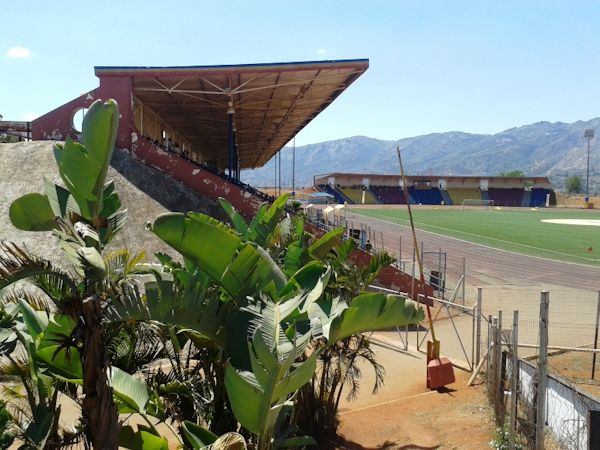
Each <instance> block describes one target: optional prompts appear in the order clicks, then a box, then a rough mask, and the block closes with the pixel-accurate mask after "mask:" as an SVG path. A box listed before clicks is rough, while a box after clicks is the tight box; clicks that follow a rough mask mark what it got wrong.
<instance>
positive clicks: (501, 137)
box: [242, 118, 600, 192]
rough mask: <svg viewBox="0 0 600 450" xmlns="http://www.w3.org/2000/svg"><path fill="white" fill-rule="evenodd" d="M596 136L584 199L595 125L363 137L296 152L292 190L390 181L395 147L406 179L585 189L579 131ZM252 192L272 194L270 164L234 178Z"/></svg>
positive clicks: (595, 160)
mask: <svg viewBox="0 0 600 450" xmlns="http://www.w3.org/2000/svg"><path fill="white" fill-rule="evenodd" d="M589 128H594V129H596V130H597V133H598V136H597V138H594V139H592V141H591V150H590V191H591V192H597V191H600V152H599V151H600V118H595V119H591V120H588V121H577V122H574V123H562V122H537V123H534V124H531V125H524V126H521V127H516V128H510V129H508V130H505V131H502V132H499V133H496V134H471V133H462V132H459V131H450V132H446V133H433V134H428V135H423V136H416V137H410V138H405V139H400V140H397V141H386V140H380V139H374V138H370V137H366V136H353V137H349V138H345V139H338V140H334V141H328V142H322V143H319V144H311V145H305V146H301V147H296V150H295V153H296V165H295V180H296V182H295V185H296V186H297V187H300V186H312V184H313V177H314V176H315V175H320V174H325V173H331V172H351V173H377V174H398V173H399V166H398V159H397V156H396V147H397V146H399V147H400V149H401V150H402V157H403V162H404V168H405V171H406V173H407V174H409V175H419V174H432V175H455V176H458V175H483V176H494V175H498V174H499V173H501V172H507V171H512V170H521V171H523V173H524V174H525V175H526V176H548V177H550V179H551V181H552V183H553V184H554V186H555V188H558V189H561V188H563V187H564V182H565V180H566V178H567V177H568V176H570V175H580V176H582V177H583V181H584V185H585V177H586V166H587V140H586V139H585V138H584V136H583V135H584V131H585V130H586V129H589ZM281 165H282V172H281V184H282V186H291V184H292V181H291V180H292V149H291V148H290V147H285V148H284V149H283V150H282V151H281ZM242 180H243V181H245V182H246V183H249V184H252V185H253V186H273V185H274V183H275V166H274V161H273V159H272V160H271V161H269V162H268V163H267V164H266V165H265V166H263V167H261V168H259V169H255V170H246V171H243V172H242Z"/></svg>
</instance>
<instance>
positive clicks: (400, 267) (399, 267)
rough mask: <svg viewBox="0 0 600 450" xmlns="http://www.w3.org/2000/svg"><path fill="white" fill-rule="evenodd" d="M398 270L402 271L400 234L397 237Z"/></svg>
mask: <svg viewBox="0 0 600 450" xmlns="http://www.w3.org/2000/svg"><path fill="white" fill-rule="evenodd" d="M398 270H401V271H403V272H404V268H403V267H402V236H399V237H398Z"/></svg>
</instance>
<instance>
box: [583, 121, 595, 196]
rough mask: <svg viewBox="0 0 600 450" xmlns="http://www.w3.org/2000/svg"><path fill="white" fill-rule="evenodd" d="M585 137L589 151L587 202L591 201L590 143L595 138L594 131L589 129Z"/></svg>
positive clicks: (586, 187)
mask: <svg viewBox="0 0 600 450" xmlns="http://www.w3.org/2000/svg"><path fill="white" fill-rule="evenodd" d="M583 137H585V138H586V139H587V140H588V149H587V175H586V177H585V201H586V202H589V201H590V142H591V140H592V138H593V137H594V129H593V128H588V129H587V130H585V132H584V133H583Z"/></svg>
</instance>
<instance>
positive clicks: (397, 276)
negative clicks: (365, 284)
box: [351, 248, 433, 300]
mask: <svg viewBox="0 0 600 450" xmlns="http://www.w3.org/2000/svg"><path fill="white" fill-rule="evenodd" d="M351 259H352V261H353V262H354V264H356V265H357V266H365V265H367V264H370V262H371V255H370V254H368V253H367V252H365V251H363V250H361V249H358V248H357V249H355V250H354V252H352V256H351ZM377 281H379V282H380V283H381V284H383V285H384V286H385V287H387V288H388V289H393V290H395V291H400V292H406V293H407V294H408V295H409V296H410V297H411V298H413V299H415V300H416V299H417V296H418V295H419V294H423V295H426V296H431V297H433V288H432V287H431V286H429V285H428V284H421V281H419V280H418V279H415V282H414V292H413V279H412V277H411V276H410V275H408V274H406V273H404V272H401V271H400V270H398V269H396V268H395V267H393V266H387V267H384V268H383V269H381V271H380V272H379V275H378V276H377Z"/></svg>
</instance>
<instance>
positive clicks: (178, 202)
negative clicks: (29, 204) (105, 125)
mask: <svg viewBox="0 0 600 450" xmlns="http://www.w3.org/2000/svg"><path fill="white" fill-rule="evenodd" d="M52 145H53V142H35V141H34V142H21V143H17V144H0V239H3V240H8V241H13V242H15V243H17V244H19V245H23V244H24V245H25V246H26V247H27V248H28V249H29V250H31V251H33V252H34V253H35V254H37V255H40V256H44V257H47V258H54V257H55V254H56V241H55V239H53V237H52V236H51V233H27V232H21V231H19V230H17V229H16V228H14V227H13V226H12V224H11V223H10V220H9V218H8V208H9V206H10V203H11V202H12V201H13V200H14V199H16V198H17V197H20V196H21V195H23V194H26V193H29V192H43V176H46V177H47V178H49V179H51V180H53V181H55V182H57V183H61V181H60V177H59V176H58V170H57V169H56V164H55V162H54V156H53V154H52ZM108 179H109V180H114V181H115V185H116V187H117V192H118V193H119V195H120V197H121V201H122V202H123V205H124V207H125V208H127V210H128V211H129V217H128V223H127V225H126V226H125V228H124V230H123V231H122V232H121V233H120V234H119V236H118V237H117V238H116V239H115V241H114V242H112V243H111V248H113V249H118V248H123V247H127V248H129V249H130V250H131V251H133V252H138V251H140V250H142V249H144V250H145V251H146V252H147V256H148V257H149V258H152V255H153V254H154V253H155V252H159V251H160V252H167V253H171V254H173V251H171V250H170V249H169V247H168V246H167V245H165V244H163V243H162V241H160V240H159V239H158V238H157V237H155V236H154V235H153V234H152V233H151V232H149V231H146V230H145V224H146V223H147V222H149V221H151V220H154V219H155V218H156V217H157V216H158V215H159V214H162V213H164V212H167V211H183V212H187V211H201V212H206V213H209V214H211V215H213V216H215V217H221V218H224V216H223V213H222V212H221V208H220V207H219V206H218V205H217V204H216V203H215V202H213V201H212V200H209V199H206V198H205V197H202V196H199V195H196V194H195V193H194V192H193V191H191V190H190V189H187V188H186V187H185V186H183V185H182V184H180V183H178V182H176V181H174V180H172V179H171V178H169V177H168V176H166V175H164V174H162V173H161V172H158V171H156V170H154V169H151V168H150V167H148V166H145V165H143V164H141V163H140V162H138V161H135V160H133V159H131V158H130V157H129V155H128V154H127V152H125V151H122V150H117V151H115V152H114V154H113V158H112V161H111V167H110V169H109V172H108Z"/></svg>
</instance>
